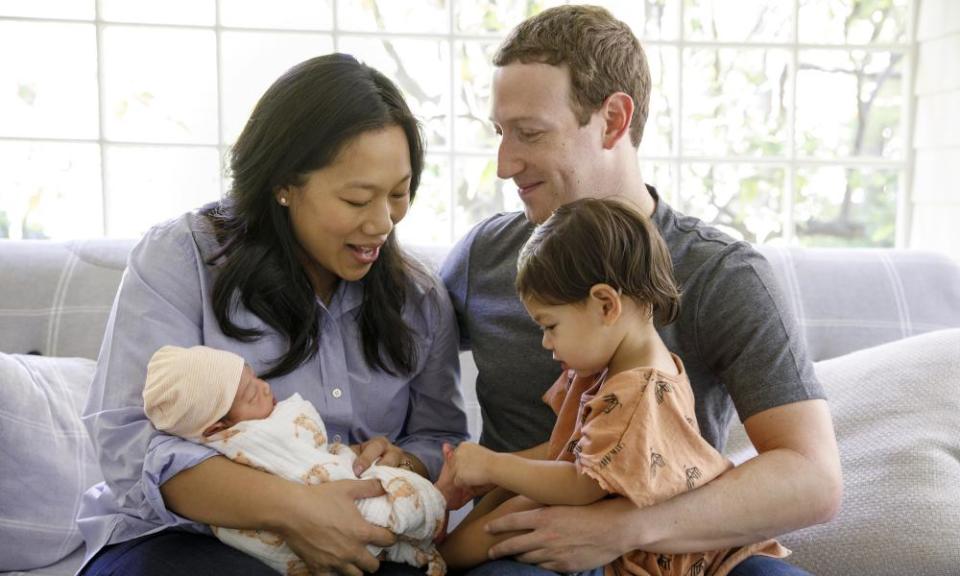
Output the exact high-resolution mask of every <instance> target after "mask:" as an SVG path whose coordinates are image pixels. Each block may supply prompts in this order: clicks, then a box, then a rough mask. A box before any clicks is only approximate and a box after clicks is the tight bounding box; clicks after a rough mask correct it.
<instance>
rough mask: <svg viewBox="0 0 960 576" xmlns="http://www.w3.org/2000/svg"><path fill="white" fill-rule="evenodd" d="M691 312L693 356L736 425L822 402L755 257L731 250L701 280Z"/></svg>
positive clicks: (774, 285) (796, 336) (784, 307)
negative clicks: (713, 378)
mask: <svg viewBox="0 0 960 576" xmlns="http://www.w3.org/2000/svg"><path fill="white" fill-rule="evenodd" d="M693 304H694V305H695V306H696V322H697V331H696V334H697V348H698V349H699V351H700V353H701V354H702V355H703V358H704V360H705V361H706V363H707V364H708V365H709V366H711V367H712V368H713V371H714V372H715V373H716V374H718V375H719V377H720V379H721V381H722V382H723V384H724V386H725V387H726V388H727V391H728V392H729V393H730V397H731V398H732V399H733V402H734V405H735V406H736V408H737V414H738V415H739V417H740V420H741V421H743V420H746V419H747V418H749V417H750V416H752V415H754V414H756V413H758V412H762V411H764V410H767V409H769V408H775V407H777V406H780V405H784V404H790V403H792V402H800V401H803V400H810V399H815V398H824V397H825V395H824V393H823V389H822V387H821V386H820V383H819V382H818V381H817V378H816V374H815V373H814V371H813V364H812V362H811V360H810V356H809V354H808V352H807V348H806V342H805V340H804V337H803V333H802V331H801V329H800V326H799V323H798V321H797V319H796V316H795V314H794V313H793V309H792V308H791V307H790V305H789V303H788V301H787V300H786V297H785V295H784V293H783V291H782V289H781V288H780V285H779V282H778V281H777V279H776V277H775V276H774V273H773V268H772V267H771V266H770V263H769V262H767V260H766V258H764V257H763V255H761V254H760V253H759V252H757V251H756V250H754V249H753V248H751V247H749V246H746V245H744V244H735V245H733V246H731V248H730V250H729V251H727V252H726V253H724V254H723V255H722V257H718V259H717V262H716V263H715V266H714V268H713V270H712V272H711V273H710V274H707V275H705V280H704V286H703V289H702V291H701V294H700V297H699V298H698V300H697V301H696V302H695V303H693Z"/></svg>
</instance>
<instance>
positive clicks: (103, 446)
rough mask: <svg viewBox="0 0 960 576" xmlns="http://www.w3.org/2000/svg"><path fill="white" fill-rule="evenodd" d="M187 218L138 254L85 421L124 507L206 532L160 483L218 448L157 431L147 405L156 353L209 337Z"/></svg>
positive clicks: (146, 242)
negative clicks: (168, 500) (174, 505)
mask: <svg viewBox="0 0 960 576" xmlns="http://www.w3.org/2000/svg"><path fill="white" fill-rule="evenodd" d="M185 226H186V224H185V222H183V221H182V220H180V221H172V222H170V223H168V224H165V225H163V226H159V227H157V228H154V229H153V230H151V231H150V232H148V234H147V236H145V237H144V239H143V240H142V241H141V242H140V243H139V244H138V245H137V246H136V247H135V248H134V250H133V251H132V252H131V255H130V259H129V261H128V264H127V269H126V271H125V272H124V275H123V279H122V281H121V284H120V289H119V291H118V293H117V297H116V299H115V301H114V304H113V310H112V311H111V314H110V318H109V321H108V323H107V327H106V331H105V335H104V340H103V345H102V347H101V350H100V357H99V360H98V362H97V370H96V373H95V375H94V380H93V383H92V384H91V388H90V393H89V396H88V398H87V404H86V407H85V409H84V414H83V421H84V424H85V426H86V428H87V431H88V433H89V434H90V437H91V439H92V440H93V444H94V446H95V447H96V451H97V455H98V458H99V461H100V467H101V469H102V471H103V475H104V480H105V482H106V484H107V487H108V488H109V490H110V491H111V492H112V495H113V498H114V499H115V501H116V502H117V504H118V506H119V509H120V511H121V512H124V513H126V514H129V515H131V516H134V517H137V518H140V519H141V520H144V521H146V522H149V523H155V524H156V525H157V526H171V525H179V526H183V527H188V528H192V529H195V530H198V531H205V530H206V527H205V526H204V525H202V524H197V523H194V522H192V521H190V520H187V519H185V518H182V517H180V516H177V515H176V514H174V513H172V512H171V511H169V510H168V509H167V508H166V506H165V505H164V502H163V497H162V496H161V494H160V486H161V485H162V484H163V483H164V482H166V481H167V480H169V479H170V478H171V477H172V476H174V475H176V474H177V473H179V472H181V471H182V470H184V469H187V468H190V467H192V466H195V465H197V464H198V463H200V462H202V461H204V460H205V459H207V458H209V457H210V456H213V455H215V454H216V452H215V451H213V450H211V449H209V448H206V447H203V446H199V445H197V444H194V443H192V442H188V441H186V440H182V439H180V438H176V437H173V436H169V435H166V434H162V433H160V432H157V430H156V429H155V428H154V427H153V425H152V424H151V423H150V421H149V420H148V419H147V417H146V415H145V414H144V410H143V397H142V394H143V386H144V380H145V376H146V367H147V363H148V361H149V359H150V356H151V355H152V354H153V352H154V351H156V350H157V349H158V348H160V347H161V346H163V345H165V344H174V345H179V346H192V345H196V344H201V343H202V341H201V340H202V331H201V325H202V321H203V307H202V297H201V293H202V290H203V289H204V287H203V286H202V283H203V282H202V279H201V274H200V266H202V261H201V260H200V257H199V254H198V251H197V249H196V246H195V244H194V243H193V242H192V240H191V236H190V234H189V233H183V231H182V230H180V228H182V227H185Z"/></svg>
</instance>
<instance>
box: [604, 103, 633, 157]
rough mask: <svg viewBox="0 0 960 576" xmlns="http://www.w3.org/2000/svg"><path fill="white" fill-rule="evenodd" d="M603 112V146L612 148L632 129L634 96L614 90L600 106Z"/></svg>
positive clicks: (608, 148)
mask: <svg viewBox="0 0 960 576" xmlns="http://www.w3.org/2000/svg"><path fill="white" fill-rule="evenodd" d="M600 112H601V113H602V114H603V123H604V130H603V147H604V148H606V149H607V150H610V149H612V148H613V147H614V146H616V145H617V143H618V142H619V141H620V140H621V139H622V138H623V137H624V136H626V135H627V133H628V132H629V131H630V121H631V120H632V119H633V98H631V97H630V96H629V95H627V94H625V93H623V92H614V93H613V94H611V95H610V96H607V99H606V100H605V101H604V103H603V105H602V106H601V108H600Z"/></svg>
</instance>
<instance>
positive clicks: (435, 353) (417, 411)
mask: <svg viewBox="0 0 960 576" xmlns="http://www.w3.org/2000/svg"><path fill="white" fill-rule="evenodd" d="M421 306H422V307H423V308H422V313H423V318H424V320H425V322H424V323H425V328H426V330H425V336H426V338H425V339H424V340H423V342H424V345H423V346H422V347H420V353H421V354H423V355H424V356H425V357H424V359H423V362H422V363H421V365H422V368H421V369H420V371H419V372H418V373H417V375H416V376H415V377H414V378H413V379H412V380H411V382H410V405H409V407H408V410H407V414H408V416H407V421H406V425H405V426H404V433H403V434H402V435H401V437H400V438H399V439H398V441H397V445H398V446H399V447H401V448H403V449H404V450H406V451H407V452H410V453H411V454H413V455H414V456H416V457H417V458H419V459H420V461H421V462H423V464H424V465H425V466H426V467H427V470H428V471H429V473H430V477H431V478H433V479H434V480H436V478H437V476H438V475H439V474H440V468H441V467H442V465H443V454H442V450H441V446H442V444H443V443H444V442H449V443H451V444H459V443H460V442H462V441H463V440H465V439H466V438H467V436H468V432H467V415H466V412H465V411H464V405H463V394H462V393H461V390H460V360H459V334H458V330H457V321H456V317H455V316H454V312H453V307H452V305H451V303H450V298H449V296H448V295H447V292H446V290H444V289H443V288H442V287H440V286H437V287H434V288H432V289H431V290H430V291H429V292H428V293H427V294H426V295H425V297H424V299H423V300H422V304H421Z"/></svg>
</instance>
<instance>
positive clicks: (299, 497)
mask: <svg viewBox="0 0 960 576" xmlns="http://www.w3.org/2000/svg"><path fill="white" fill-rule="evenodd" d="M383 494H384V491H383V487H382V486H381V485H380V482H379V481H377V480H338V481H335V482H328V483H325V484H319V485H316V486H308V485H297V488H296V489H295V493H294V494H293V498H292V500H291V502H290V506H289V508H288V509H287V510H286V511H285V512H284V513H282V514H281V517H282V521H283V524H282V525H281V526H280V527H279V528H277V529H276V531H277V532H278V533H279V534H280V536H281V537H283V539H284V541H285V542H286V543H287V545H288V546H290V549H291V550H293V551H294V553H296V554H297V556H299V557H300V558H301V559H302V560H303V561H304V562H305V563H306V564H307V566H308V567H309V568H310V571H311V573H313V574H340V575H344V576H362V575H363V573H364V572H376V571H377V569H378V568H379V567H380V562H379V561H377V559H376V558H374V557H373V556H372V555H371V554H370V552H369V551H368V550H367V548H366V546H367V544H373V545H375V546H381V547H386V546H390V545H391V544H393V543H394V542H395V541H396V537H395V536H394V535H393V534H392V533H391V532H390V531H389V530H387V529H386V528H380V527H379V526H374V525H373V524H370V523H368V522H367V521H366V520H364V519H363V517H362V516H361V515H360V512H359V510H358V509H357V504H356V500H360V499H363V498H372V497H375V496H381V495H383Z"/></svg>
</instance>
